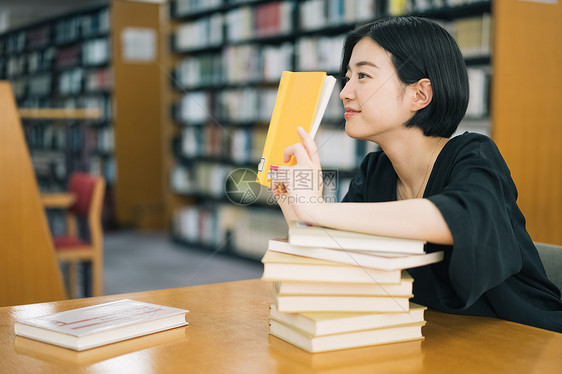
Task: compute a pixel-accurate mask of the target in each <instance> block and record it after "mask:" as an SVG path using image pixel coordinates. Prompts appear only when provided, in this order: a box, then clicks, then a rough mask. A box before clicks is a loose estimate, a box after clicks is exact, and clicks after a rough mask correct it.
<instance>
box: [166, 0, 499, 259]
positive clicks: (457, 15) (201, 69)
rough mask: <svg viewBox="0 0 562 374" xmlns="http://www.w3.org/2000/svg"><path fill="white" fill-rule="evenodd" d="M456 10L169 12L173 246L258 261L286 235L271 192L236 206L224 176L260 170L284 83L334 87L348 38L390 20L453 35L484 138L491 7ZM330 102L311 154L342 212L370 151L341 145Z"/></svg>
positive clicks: (175, 6)
mask: <svg viewBox="0 0 562 374" xmlns="http://www.w3.org/2000/svg"><path fill="white" fill-rule="evenodd" d="M455 3H456V4H457V5H455V6H449V5H448V2H446V1H444V2H443V4H442V5H443V6H441V7H439V8H435V7H427V6H425V5H427V4H428V2H421V1H420V2H415V1H414V2H404V1H398V2H395V1H386V0H352V1H343V0H310V1H293V0H286V1H271V0H268V1H263V0H259V1H219V0H215V1H205V2H197V1H189V0H175V1H172V2H170V20H171V32H170V39H169V46H170V49H171V54H172V56H173V57H172V63H171V66H172V69H173V74H172V77H171V79H170V80H171V82H170V86H171V87H172V91H173V92H174V93H173V95H172V104H171V105H170V108H171V109H170V111H171V116H172V121H173V122H174V124H175V126H174V128H175V129H174V135H173V141H172V144H173V147H172V149H173V159H175V163H173V164H172V165H171V166H170V183H171V189H172V197H171V201H172V203H171V211H172V212H173V213H172V236H173V238H174V239H175V240H176V241H178V242H181V243H184V244H186V245H189V246H195V247H203V248H207V249H209V250H216V251H222V252H225V253H230V254H234V255H238V256H242V257H247V258H253V259H259V258H261V257H262V256H263V254H264V252H265V250H266V248H267V243H268V240H269V239H270V238H272V237H283V236H285V235H286V224H285V222H284V219H283V216H282V214H281V212H280V210H279V209H278V208H277V206H276V204H275V202H274V201H273V200H272V197H271V194H270V192H269V191H267V189H265V188H261V189H258V190H254V191H252V188H248V187H247V186H248V184H249V182H250V180H249V179H248V180H246V181H245V182H247V183H246V184H245V186H246V187H247V188H248V190H247V191H246V192H248V193H249V194H250V195H251V196H253V197H254V199H253V200H252V199H249V200H251V201H250V202H249V203H247V201H245V202H242V203H241V202H240V201H234V203H233V201H232V199H231V195H232V194H231V193H230V194H229V192H232V189H233V188H234V189H236V187H237V186H238V185H239V184H243V183H237V182H239V181H240V178H238V179H237V178H236V177H232V174H231V173H233V172H235V173H238V175H243V176H244V175H249V174H251V173H253V172H255V171H256V170H257V165H258V162H259V160H260V158H261V151H262V149H263V145H264V142H265V136H266V132H267V125H268V122H269V118H270V116H271V113H272V111H273V105H274V103H275V97H276V92H277V84H278V82H279V79H280V77H281V73H282V71H284V70H289V71H317V70H320V71H326V72H327V73H328V74H331V75H334V76H336V77H339V68H340V67H339V64H340V56H341V49H342V46H343V41H344V38H345V35H346V33H347V32H348V31H350V30H352V29H353V28H354V27H356V26H357V25H360V24H364V23H367V22H369V21H371V20H374V19H376V18H379V17H382V16H385V15H389V14H393V15H398V14H416V15H423V16H427V17H431V18H434V19H436V20H438V21H439V22H440V23H442V24H443V25H444V26H445V27H446V28H448V29H449V30H450V31H451V33H452V34H453V35H454V36H455V37H456V38H457V40H458V42H459V44H460V45H461V48H462V49H463V53H464V54H465V57H466V63H467V66H468V67H469V75H470V84H471V89H472V90H473V92H475V95H474V98H472V99H471V106H470V107H469V111H468V113H467V116H466V118H465V121H463V124H462V125H461V129H460V131H465V130H470V131H478V132H483V133H486V134H489V133H490V121H489V87H490V77H491V63H490V61H491V58H490V56H491V40H492V38H491V15H490V13H491V2H489V1H480V2H470V4H464V3H463V2H462V1H461V2H455ZM422 5H424V6H425V7H422ZM334 91H335V92H334V94H333V97H332V99H331V102H330V104H329V105H328V109H327V112H326V114H325V116H324V120H323V122H322V126H321V130H320V131H319V132H318V134H317V137H316V142H317V144H318V146H319V152H320V159H321V161H322V165H323V167H324V169H325V170H329V171H330V173H329V175H330V177H329V178H325V181H324V193H325V195H326V196H325V198H326V199H330V200H329V201H340V200H341V198H342V197H343V195H344V194H345V192H346V190H347V185H348V184H349V182H350V180H351V177H352V176H353V174H354V172H355V171H356V170H357V167H358V166H359V165H360V162H361V160H362V159H363V157H364V156H365V154H366V153H368V152H370V151H373V150H375V149H376V146H375V145H372V144H367V143H363V142H360V141H356V140H353V139H351V138H349V137H347V135H346V134H345V130H344V125H345V122H344V119H343V107H342V105H341V101H340V100H339V89H338V88H337V89H336V90H334ZM334 150H335V151H334ZM241 170H246V171H247V172H246V173H244V172H243V171H241ZM241 178H242V180H243V178H244V177H241ZM240 195H244V196H246V195H245V194H244V193H240Z"/></svg>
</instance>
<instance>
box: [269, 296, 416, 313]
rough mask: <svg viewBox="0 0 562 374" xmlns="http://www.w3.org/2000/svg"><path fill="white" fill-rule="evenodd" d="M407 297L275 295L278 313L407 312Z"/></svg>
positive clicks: (408, 297)
mask: <svg viewBox="0 0 562 374" xmlns="http://www.w3.org/2000/svg"><path fill="white" fill-rule="evenodd" d="M410 297H412V295H408V296H393V295H385V296H372V295H368V296H340V295H277V294H276V295H275V303H276V304H277V308H278V309H279V311H280V312H286V313H295V312H299V313H300V312H407V311H408V308H409V304H410V302H409V299H410Z"/></svg>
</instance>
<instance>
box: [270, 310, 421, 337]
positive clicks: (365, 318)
mask: <svg viewBox="0 0 562 374" xmlns="http://www.w3.org/2000/svg"><path fill="white" fill-rule="evenodd" d="M426 309H427V308H426V307H424V306H421V305H418V304H414V303H410V306H409V311H408V312H399V313H372V312H304V313H284V312H280V311H279V310H278V309H277V307H276V306H275V304H271V309H270V311H269V317H270V319H273V320H275V321H278V322H281V323H283V324H284V325H286V326H290V327H292V328H294V329H297V330H299V331H302V332H303V333H306V334H309V335H313V336H322V335H332V334H341V333H346V332H351V331H361V330H371V329H378V328H383V327H388V326H397V325H404V324H409V323H413V322H423V321H424V312H425V310H426Z"/></svg>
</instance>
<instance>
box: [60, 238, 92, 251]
mask: <svg viewBox="0 0 562 374" xmlns="http://www.w3.org/2000/svg"><path fill="white" fill-rule="evenodd" d="M53 243H54V244H55V248H56V249H69V248H71V247H83V246H88V245H90V244H89V243H86V242H85V241H82V240H80V239H78V238H75V237H74V236H55V237H54V238H53Z"/></svg>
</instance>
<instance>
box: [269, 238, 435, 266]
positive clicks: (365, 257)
mask: <svg viewBox="0 0 562 374" xmlns="http://www.w3.org/2000/svg"><path fill="white" fill-rule="evenodd" d="M268 248H269V250H271V251H275V252H280V253H288V254H293V255H297V256H303V257H309V258H316V259H319V260H327V261H334V262H338V263H342V264H348V265H355V266H361V267H366V268H373V269H380V270H398V269H410V268H413V267H418V266H423V265H428V264H432V263H435V262H439V261H441V260H443V252H442V251H439V252H432V253H426V254H411V255H408V254H404V253H391V252H380V253H379V252H371V251H361V250H343V249H333V248H321V247H305V246H298V245H292V244H290V243H289V242H288V241H287V239H271V240H270V241H269V246H268Z"/></svg>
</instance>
